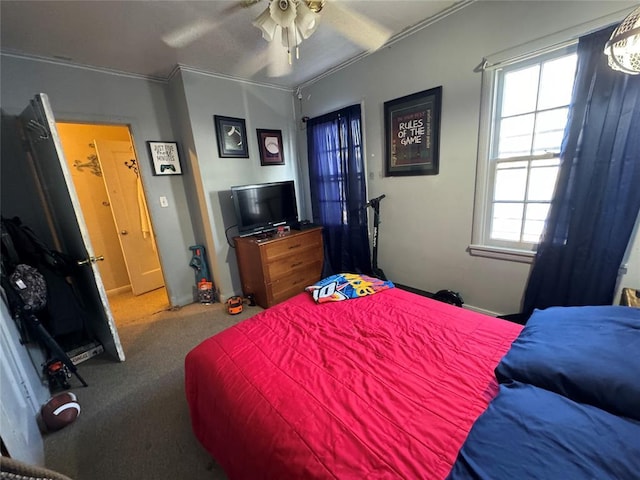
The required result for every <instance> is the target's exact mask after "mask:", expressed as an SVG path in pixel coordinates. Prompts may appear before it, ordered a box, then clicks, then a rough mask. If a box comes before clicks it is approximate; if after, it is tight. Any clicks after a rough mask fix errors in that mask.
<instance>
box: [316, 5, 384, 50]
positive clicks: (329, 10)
mask: <svg viewBox="0 0 640 480" xmlns="http://www.w3.org/2000/svg"><path fill="white" fill-rule="evenodd" d="M321 15H322V20H321V21H323V22H326V23H327V24H329V25H330V26H331V27H332V28H334V29H335V30H337V31H338V32H340V34H341V35H343V36H345V37H346V38H348V39H349V40H351V41H353V42H354V43H357V44H358V45H360V46H361V47H363V48H365V49H367V50H371V51H373V50H377V49H378V48H380V47H381V46H382V45H384V44H385V43H386V42H387V40H389V38H391V35H392V34H393V32H392V31H391V30H389V29H388V28H386V27H384V26H382V25H380V24H379V23H376V22H374V21H373V20H371V19H369V18H367V17H365V16H364V15H361V14H359V13H357V12H355V11H354V10H352V9H350V8H348V7H347V6H345V5H342V4H341V3H340V2H338V1H330V2H329V1H327V3H326V5H325V6H324V8H323V9H322V13H321Z"/></svg>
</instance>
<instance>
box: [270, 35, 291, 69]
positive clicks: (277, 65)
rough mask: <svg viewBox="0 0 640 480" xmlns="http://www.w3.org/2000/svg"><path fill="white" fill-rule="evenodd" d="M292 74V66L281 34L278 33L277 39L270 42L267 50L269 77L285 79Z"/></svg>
mask: <svg viewBox="0 0 640 480" xmlns="http://www.w3.org/2000/svg"><path fill="white" fill-rule="evenodd" d="M289 73H291V65H290V64H289V57H288V55H287V50H286V49H285V48H284V47H283V46H282V43H281V42H280V32H277V35H276V38H275V39H274V40H272V41H271V42H269V46H268V48H267V75H268V76H269V77H284V76H285V75H288V74H289Z"/></svg>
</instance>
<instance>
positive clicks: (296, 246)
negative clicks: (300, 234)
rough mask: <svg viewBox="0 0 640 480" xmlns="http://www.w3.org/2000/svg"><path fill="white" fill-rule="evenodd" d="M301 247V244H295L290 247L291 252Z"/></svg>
mask: <svg viewBox="0 0 640 480" xmlns="http://www.w3.org/2000/svg"><path fill="white" fill-rule="evenodd" d="M301 245H302V244H301V243H297V244H295V245H291V246H290V247H289V250H292V249H294V248H299V247H300V246H301Z"/></svg>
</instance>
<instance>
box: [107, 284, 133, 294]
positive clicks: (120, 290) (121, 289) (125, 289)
mask: <svg viewBox="0 0 640 480" xmlns="http://www.w3.org/2000/svg"><path fill="white" fill-rule="evenodd" d="M130 291H131V285H126V286H124V287H118V288H112V289H111V290H107V295H117V294H119V293H126V292H130Z"/></svg>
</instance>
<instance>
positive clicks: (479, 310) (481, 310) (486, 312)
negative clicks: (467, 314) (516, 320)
mask: <svg viewBox="0 0 640 480" xmlns="http://www.w3.org/2000/svg"><path fill="white" fill-rule="evenodd" d="M462 307H463V308H466V309H467V310H471V311H473V312H477V313H482V314H483V315H489V316H490V317H497V316H498V315H502V313H497V312H492V311H491V310H487V309H485V308H480V307H474V306H473V305H467V304H466V303H465V304H463V305H462Z"/></svg>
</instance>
